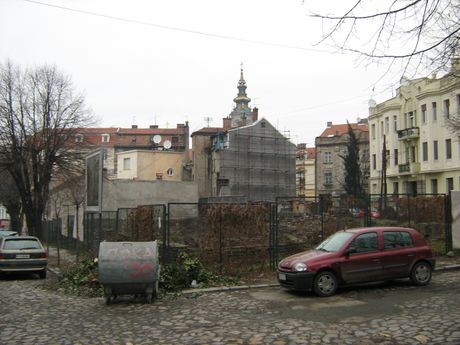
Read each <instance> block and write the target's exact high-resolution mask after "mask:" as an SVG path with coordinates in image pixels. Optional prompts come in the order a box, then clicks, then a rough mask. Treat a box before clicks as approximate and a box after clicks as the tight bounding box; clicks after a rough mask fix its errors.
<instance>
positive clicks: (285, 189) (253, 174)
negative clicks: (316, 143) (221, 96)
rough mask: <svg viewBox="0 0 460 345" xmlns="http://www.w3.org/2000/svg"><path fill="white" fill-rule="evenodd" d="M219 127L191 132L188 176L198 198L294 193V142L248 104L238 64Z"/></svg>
mask: <svg viewBox="0 0 460 345" xmlns="http://www.w3.org/2000/svg"><path fill="white" fill-rule="evenodd" d="M237 87H238V95H237V97H236V98H235V99H234V102H235V104H236V105H235V107H234V109H233V111H232V112H231V113H230V115H229V116H228V117H226V118H224V119H223V127H222V128H203V129H201V130H199V131H196V132H194V133H192V142H193V145H192V146H193V177H194V180H195V181H196V182H197V184H198V190H199V194H200V197H201V198H220V199H227V200H230V199H233V200H240V201H274V200H275V199H276V197H278V196H294V195H295V185H296V182H295V145H294V144H292V143H291V142H290V141H289V139H288V138H287V137H285V136H284V135H282V134H281V133H280V132H279V131H278V130H277V129H276V128H274V127H273V126H272V125H271V124H270V122H269V121H268V120H266V119H264V118H261V119H259V114H258V109H257V108H254V109H251V108H250V107H249V102H250V101H251V99H250V98H249V97H247V95H246V82H245V80H244V77H243V70H241V75H240V80H239V82H238V86H237Z"/></svg>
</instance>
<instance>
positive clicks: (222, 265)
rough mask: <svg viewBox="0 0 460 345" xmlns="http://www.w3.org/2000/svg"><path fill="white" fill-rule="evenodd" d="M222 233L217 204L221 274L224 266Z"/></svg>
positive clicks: (220, 214) (220, 212) (220, 217)
mask: <svg viewBox="0 0 460 345" xmlns="http://www.w3.org/2000/svg"><path fill="white" fill-rule="evenodd" d="M222 237H223V234H222V207H221V205H219V261H220V273H221V274H222V268H223V267H224V260H223V253H222V250H223V248H222V246H223V238H222Z"/></svg>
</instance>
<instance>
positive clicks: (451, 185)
mask: <svg viewBox="0 0 460 345" xmlns="http://www.w3.org/2000/svg"><path fill="white" fill-rule="evenodd" d="M453 189H454V179H453V178H452V177H449V178H446V192H447V193H449V192H450V191H451V190H453Z"/></svg>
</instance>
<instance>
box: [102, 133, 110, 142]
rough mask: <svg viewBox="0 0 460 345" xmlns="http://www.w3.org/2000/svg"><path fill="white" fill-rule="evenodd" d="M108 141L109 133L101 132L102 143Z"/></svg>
mask: <svg viewBox="0 0 460 345" xmlns="http://www.w3.org/2000/svg"><path fill="white" fill-rule="evenodd" d="M109 141H110V135H109V134H102V142H103V143H108V142H109Z"/></svg>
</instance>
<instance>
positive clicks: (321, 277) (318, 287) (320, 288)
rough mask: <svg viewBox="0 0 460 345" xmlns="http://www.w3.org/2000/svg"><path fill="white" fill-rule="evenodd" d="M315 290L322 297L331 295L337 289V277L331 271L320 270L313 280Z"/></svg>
mask: <svg viewBox="0 0 460 345" xmlns="http://www.w3.org/2000/svg"><path fill="white" fill-rule="evenodd" d="M313 291H314V292H315V293H316V294H317V295H318V296H320V297H329V296H332V295H334V294H335V292H336V291H337V278H336V276H335V274H334V273H332V272H331V271H323V272H319V273H318V274H317V275H316V276H315V279H314V280H313Z"/></svg>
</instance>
